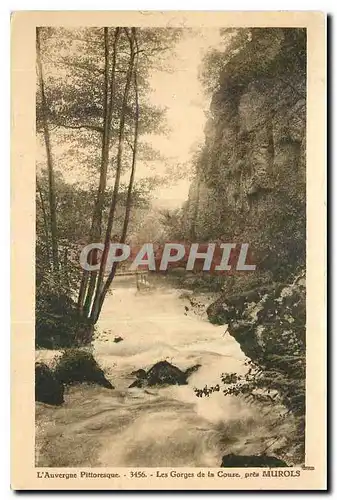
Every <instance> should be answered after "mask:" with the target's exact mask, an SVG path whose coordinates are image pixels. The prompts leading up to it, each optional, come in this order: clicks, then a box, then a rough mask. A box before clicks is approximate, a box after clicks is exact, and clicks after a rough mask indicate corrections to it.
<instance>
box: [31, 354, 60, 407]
mask: <svg viewBox="0 0 337 500" xmlns="http://www.w3.org/2000/svg"><path fill="white" fill-rule="evenodd" d="M63 395H64V387H63V384H62V383H61V382H60V381H59V380H58V379H57V378H56V377H55V375H54V374H53V372H52V371H51V369H50V368H49V367H48V366H47V365H46V364H44V363H35V401H40V402H41V403H47V404H50V405H61V404H62V403H63V402H64V398H63Z"/></svg>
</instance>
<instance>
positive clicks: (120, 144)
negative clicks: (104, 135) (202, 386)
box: [91, 29, 138, 323]
mask: <svg viewBox="0 0 337 500" xmlns="http://www.w3.org/2000/svg"><path fill="white" fill-rule="evenodd" d="M125 32H126V34H127V36H128V38H129V42H130V59H129V67H128V71H127V75H126V83H125V88H124V94H123V102H122V109H121V117H120V124H119V137H118V151H117V168H116V177H115V183H114V190H113V195H112V200H111V205H110V211H109V217H108V224H107V229H106V233H105V241H104V250H103V254H102V258H101V265H100V269H99V275H98V280H97V287H96V293H95V298H94V302H93V307H92V313H91V320H92V322H93V323H96V321H97V319H98V314H99V310H100V303H101V294H102V291H103V287H104V284H103V280H104V272H105V267H106V262H107V258H108V254H109V250H110V240H111V231H112V227H113V222H114V216H115V211H116V206H117V198H118V192H119V184H120V177H121V171H122V159H123V150H124V139H125V117H126V110H127V104H128V97H129V92H130V87H131V81H132V75H133V70H134V63H135V56H136V51H135V31H132V34H131V36H130V35H129V33H128V31H127V29H125ZM137 101H138V91H137ZM137 106H138V102H137ZM137 135H138V120H137ZM133 163H134V165H135V162H133ZM134 165H133V169H134V168H135V166H134ZM133 178H134V173H133ZM131 192H132V189H131ZM130 197H131V194H130ZM103 300H104V299H103Z"/></svg>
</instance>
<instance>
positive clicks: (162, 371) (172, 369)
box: [146, 361, 187, 386]
mask: <svg viewBox="0 0 337 500" xmlns="http://www.w3.org/2000/svg"><path fill="white" fill-rule="evenodd" d="M146 378H147V382H148V385H149V386H151V385H186V384H187V380H186V375H185V373H184V372H182V371H181V370H179V368H177V367H176V366H174V365H171V363H169V362H168V361H159V363H156V364H155V365H153V367H152V368H151V369H150V370H149V371H148V372H147V376H146Z"/></svg>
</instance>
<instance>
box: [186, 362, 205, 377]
mask: <svg viewBox="0 0 337 500" xmlns="http://www.w3.org/2000/svg"><path fill="white" fill-rule="evenodd" d="M200 367H201V365H199V364H197V365H193V366H190V367H189V368H187V370H185V375H186V378H188V377H190V376H191V375H192V373H194V372H196V371H197V370H199V368H200Z"/></svg>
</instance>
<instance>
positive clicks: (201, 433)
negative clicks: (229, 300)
mask: <svg viewBox="0 0 337 500" xmlns="http://www.w3.org/2000/svg"><path fill="white" fill-rule="evenodd" d="M187 295H188V293H187V292H185V293H183V292H182V291H181V290H176V289H174V288H172V287H170V286H166V285H165V279H164V278H163V279H162V283H161V284H160V285H158V283H156V284H155V285H153V286H152V287H151V288H149V289H147V288H145V289H143V290H141V291H139V290H137V289H136V286H135V282H134V278H133V277H124V278H123V277H118V278H116V279H115V282H114V287H113V293H112V295H110V296H108V297H107V299H106V302H105V304H104V308H103V310H102V314H101V319H100V321H99V323H98V325H97V329H98V334H97V338H96V339H95V340H94V342H93V354H94V356H95V358H96V359H97V361H98V362H99V364H100V365H101V367H102V368H103V370H104V371H105V374H106V377H107V378H108V379H109V380H110V381H111V383H112V384H113V385H114V387H115V389H114V390H109V389H105V388H102V387H99V386H90V385H86V384H82V385H78V386H73V387H70V388H68V389H67V391H66V394H65V403H64V404H63V405H62V406H60V407H53V406H49V405H46V404H42V403H37V405H36V450H37V452H36V464H37V465H39V466H44V467H61V466H62V467H67V466H68V467H70V466H72V467H75V466H83V467H84V466H96V467H98V466H106V467H107V466H111V467H113V466H115V467H116V466H124V467H129V466H135V467H136V466H139V467H179V466H185V467H188V466H190V467H192V466H195V467H219V466H220V463H221V457H222V456H223V455H224V454H228V453H237V454H240V453H241V454H259V453H262V452H263V451H264V450H265V449H266V448H267V447H268V448H269V451H273V443H274V441H275V432H276V433H277V436H276V439H277V443H278V445H279V444H280V442H279V441H280V439H282V435H283V433H286V432H287V429H286V427H285V428H284V429H282V425H278V427H277V429H276V431H275V425H274V423H275V421H276V419H277V415H278V410H277V409H276V408H275V409H274V410H272V411H271V409H270V408H268V409H266V411H264V409H263V408H262V409H261V407H257V406H255V405H251V404H250V403H248V402H247V401H246V400H244V399H240V398H237V397H230V396H226V397H225V396H224V395H223V394H222V393H221V391H220V392H217V393H214V394H212V395H211V396H210V397H203V398H198V397H196V395H195V392H194V388H195V387H197V388H203V387H204V386H205V385H206V384H207V385H208V386H212V385H216V384H217V383H219V382H220V375H221V374H222V373H224V372H236V373H243V372H244V371H245V370H246V369H247V368H246V366H245V364H244V361H245V356H244V354H243V353H242V351H241V349H240V346H239V344H238V343H237V342H236V341H235V340H234V339H233V338H232V337H231V336H230V335H229V334H228V333H227V332H226V327H225V326H215V325H212V324H211V323H209V322H208V321H207V317H206V315H205V313H202V308H201V312H200V311H199V312H196V311H195V310H192V309H191V307H190V303H189V300H188V297H187ZM200 300H203V301H204V303H207V300H208V301H209V300H210V298H209V297H206V296H202V297H201V298H200ZM187 309H188V310H187ZM118 336H120V337H122V338H123V340H122V341H121V342H119V343H115V342H114V339H115V337H118ZM55 356H57V352H55V351H46V350H43V351H39V352H37V359H39V360H44V361H46V362H49V363H50V362H51V360H52V359H54V358H55ZM161 360H167V361H169V362H170V363H172V364H174V365H176V366H177V367H178V368H180V369H181V370H184V369H186V368H188V367H190V366H193V365H195V364H200V365H201V367H200V368H199V369H198V370H197V371H196V372H194V373H193V374H192V375H191V376H190V377H189V379H188V385H185V386H170V387H164V388H159V387H158V388H157V387H150V388H147V389H144V388H142V389H138V388H133V389H129V388H128V386H129V385H130V384H131V383H132V382H133V381H134V380H135V377H134V376H132V375H131V372H132V371H134V370H137V369H140V368H143V369H148V368H150V367H151V366H153V365H154V364H155V363H156V362H158V361H161ZM280 436H281V438H280Z"/></svg>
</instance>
